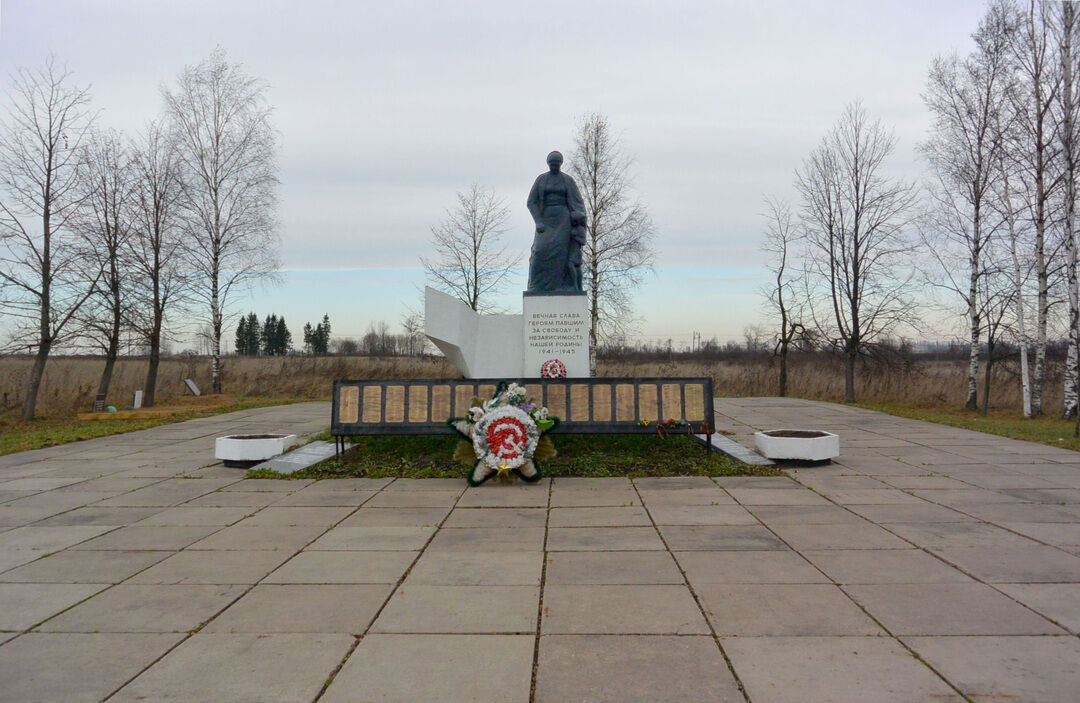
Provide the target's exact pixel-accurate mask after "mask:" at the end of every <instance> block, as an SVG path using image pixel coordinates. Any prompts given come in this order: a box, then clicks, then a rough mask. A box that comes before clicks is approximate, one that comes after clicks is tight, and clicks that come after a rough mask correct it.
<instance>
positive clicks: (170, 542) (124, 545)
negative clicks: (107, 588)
mask: <svg viewBox="0 0 1080 703" xmlns="http://www.w3.org/2000/svg"><path fill="white" fill-rule="evenodd" d="M220 529H221V528H220V527H219V526H217V525H181V526H173V525H169V526H165V525H130V526H128V527H121V528H119V529H114V530H112V531H111V532H109V533H108V534H104V535H102V536H101V537H97V538H95V539H91V540H87V541H85V542H81V543H79V544H77V545H75V546H74V547H73V548H74V549H91V550H102V549H120V550H133V549H150V550H177V549H183V548H184V547H186V546H188V545H189V544H194V543H195V542H198V541H199V540H200V539H202V538H203V537H206V536H207V535H209V534H212V533H214V532H217V531H218V530H220Z"/></svg>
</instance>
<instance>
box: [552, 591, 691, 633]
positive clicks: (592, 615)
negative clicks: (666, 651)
mask: <svg viewBox="0 0 1080 703" xmlns="http://www.w3.org/2000/svg"><path fill="white" fill-rule="evenodd" d="M540 627H541V631H542V632H543V633H544V634H656V635H705V634H709V627H708V625H707V624H706V622H705V618H704V617H702V615H701V611H700V610H699V609H698V607H697V603H696V602H695V601H694V598H693V596H692V595H691V594H690V590H689V589H688V588H686V586H596V585H588V586H581V585H562V584H549V585H548V586H547V587H546V588H545V589H544V609H543V618H542V621H541V625H540Z"/></svg>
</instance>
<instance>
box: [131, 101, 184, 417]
mask: <svg viewBox="0 0 1080 703" xmlns="http://www.w3.org/2000/svg"><path fill="white" fill-rule="evenodd" d="M133 150H134V154H133V169H134V177H135V184H134V185H135V191H134V203H133V210H134V212H133V220H134V224H133V227H134V235H133V236H132V237H131V238H130V239H129V240H128V257H129V259H130V261H131V265H132V270H133V272H134V273H135V275H136V281H135V286H134V291H133V292H134V296H135V300H136V304H135V305H133V306H132V311H131V315H130V322H131V326H132V327H133V328H134V329H135V331H136V332H137V333H138V334H139V336H140V337H141V338H142V340H143V341H144V342H145V344H146V347H147V353H148V355H149V364H148V366H147V369H146V381H145V383H144V384H143V405H145V406H147V407H150V406H153V405H154V395H155V390H156V388H157V374H158V366H159V365H160V363H161V348H162V341H163V339H162V337H163V335H164V334H165V321H166V314H167V313H168V312H169V311H170V310H173V309H174V308H175V307H176V306H177V304H178V303H181V302H183V301H184V295H185V293H186V286H187V283H188V277H187V275H186V273H187V269H186V267H185V265H184V263H183V262H184V249H183V246H182V239H181V236H180V235H181V229H180V222H179V217H178V215H179V213H178V209H179V204H178V202H177V201H178V198H179V197H180V170H179V163H178V161H177V153H176V146H175V143H174V142H173V141H172V139H171V138H170V134H169V133H168V132H167V131H166V130H165V129H164V127H163V126H162V125H161V124H160V123H153V122H152V123H150V124H149V125H147V127H146V130H145V131H144V132H143V134H142V135H140V137H139V139H138V142H137V144H136V145H135V146H134V147H133Z"/></svg>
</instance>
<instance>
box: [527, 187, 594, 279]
mask: <svg viewBox="0 0 1080 703" xmlns="http://www.w3.org/2000/svg"><path fill="white" fill-rule="evenodd" d="M528 207H529V212H530V213H532V216H533V219H534V220H535V221H536V223H537V224H538V225H540V224H543V225H544V231H543V232H539V231H537V232H536V236H535V238H534V239H533V245H532V255H531V256H530V257H529V291H530V292H534V293H548V292H555V291H567V292H570V291H578V290H581V289H580V287H579V286H580V283H579V282H578V281H575V280H574V275H573V268H572V266H571V261H570V253H571V246H572V243H571V240H572V238H573V236H574V233H573V232H572V231H571V230H572V225H571V221H570V215H571V213H576V214H577V215H578V216H579V217H583V216H584V213H585V201H584V200H583V199H582V197H581V193H580V192H579V191H578V188H577V184H576V183H574V179H573V178H571V177H570V176H568V175H566V174H565V173H561V172H560V173H551V172H550V171H549V172H547V173H542V174H540V175H539V176H537V178H536V181H535V182H534V183H533V187H532V191H531V192H530V193H529V201H528ZM573 246H577V247H580V243H578V244H574V245H573ZM580 262H581V259H580V257H578V259H577V263H580Z"/></svg>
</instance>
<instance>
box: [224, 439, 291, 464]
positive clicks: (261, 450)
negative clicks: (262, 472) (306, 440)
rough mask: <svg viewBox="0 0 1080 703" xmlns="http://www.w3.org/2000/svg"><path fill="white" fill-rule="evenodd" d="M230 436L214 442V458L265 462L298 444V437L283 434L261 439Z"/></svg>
mask: <svg viewBox="0 0 1080 703" xmlns="http://www.w3.org/2000/svg"><path fill="white" fill-rule="evenodd" d="M242 437H244V435H228V436H226V437H218V438H217V439H216V440H214V457H215V458H216V459H219V460H221V461H265V460H267V459H273V458H274V457H276V456H279V455H281V454H284V453H285V450H286V449H288V448H289V447H291V446H293V445H294V444H296V435H294V434H282V435H273V436H269V437H263V438H260V439H241V438H242Z"/></svg>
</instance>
